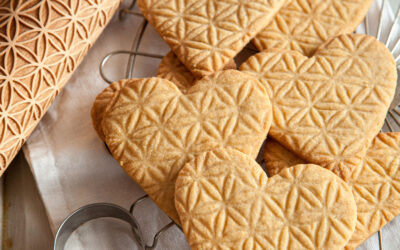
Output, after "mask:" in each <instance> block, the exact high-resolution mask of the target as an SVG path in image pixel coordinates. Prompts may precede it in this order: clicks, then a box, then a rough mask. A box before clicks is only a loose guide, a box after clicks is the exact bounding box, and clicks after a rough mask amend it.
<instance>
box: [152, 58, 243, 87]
mask: <svg viewBox="0 0 400 250" xmlns="http://www.w3.org/2000/svg"><path fill="white" fill-rule="evenodd" d="M224 69H236V63H235V61H233V60H230V61H229V62H228V64H226V65H225V67H224ZM157 77H161V78H164V79H168V80H170V81H171V82H173V83H175V85H176V86H177V87H178V88H179V90H180V91H182V93H186V91H187V90H188V89H189V88H190V87H192V86H193V85H194V83H195V81H196V77H195V76H194V75H193V74H192V72H190V70H188V69H187V68H186V66H185V65H184V64H183V63H181V61H179V59H178V57H176V55H175V54H174V52H172V51H170V52H168V54H167V55H166V56H164V58H163V59H162V60H161V62H160V65H159V66H158V71H157Z"/></svg>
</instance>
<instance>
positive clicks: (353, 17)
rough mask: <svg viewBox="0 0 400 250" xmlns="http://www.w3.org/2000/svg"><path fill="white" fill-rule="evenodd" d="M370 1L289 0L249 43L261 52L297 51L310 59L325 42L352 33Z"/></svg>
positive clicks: (365, 12)
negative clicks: (268, 50)
mask: <svg viewBox="0 0 400 250" xmlns="http://www.w3.org/2000/svg"><path fill="white" fill-rule="evenodd" d="M371 3H372V0H292V1H290V2H288V4H287V5H286V6H284V7H283V8H281V9H280V10H279V12H278V13H277V14H276V16H275V17H274V18H273V20H272V21H271V22H270V23H269V24H268V25H267V26H266V27H265V28H264V29H263V30H262V31H261V32H260V33H258V34H257V36H256V37H255V38H254V39H253V40H252V42H253V43H254V45H255V46H256V47H257V48H258V49H259V50H260V51H263V50H267V49H275V48H276V49H285V50H296V51H299V52H300V53H302V54H303V55H306V56H312V55H313V54H314V52H315V51H316V50H317V48H318V47H319V46H320V45H322V44H323V43H324V42H325V41H327V40H329V39H330V38H332V37H335V36H338V35H340V34H347V33H351V32H353V31H354V30H355V29H356V28H357V26H358V25H359V24H360V23H361V21H362V20H363V18H364V17H365V15H366V14H367V11H368V9H369V6H370V5H371Z"/></svg>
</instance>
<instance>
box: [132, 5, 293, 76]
mask: <svg viewBox="0 0 400 250" xmlns="http://www.w3.org/2000/svg"><path fill="white" fill-rule="evenodd" d="M285 2H286V0H268V1H266V0H252V1H242V0H229V1H225V0H224V1H220V0H139V1H138V5H139V8H140V10H141V11H142V13H143V15H144V16H145V18H146V19H147V20H148V21H149V23H150V24H151V25H153V27H154V28H155V30H156V31H157V32H158V33H159V34H160V35H161V37H162V38H163V39H164V40H165V41H166V42H167V43H168V45H169V46H170V47H171V49H172V50H173V51H174V53H175V54H176V55H177V56H178V58H179V60H180V61H181V62H182V63H183V64H185V65H186V67H187V68H188V69H189V70H190V71H191V72H192V73H193V74H194V75H195V76H196V77H201V76H205V75H209V74H212V73H214V72H217V71H220V70H221V69H223V68H224V66H225V65H226V64H227V63H228V62H229V60H231V59H233V58H234V57H235V56H236V55H237V54H238V53H239V52H240V51H241V50H242V49H243V47H244V46H245V45H246V44H247V43H248V42H249V41H250V40H251V39H252V38H253V37H254V36H255V35H256V34H257V33H258V32H259V31H261V30H262V29H263V28H264V27H265V26H266V25H267V24H268V23H269V22H270V21H271V20H272V18H273V16H274V15H275V14H276V13H277V11H278V10H279V8H281V7H282V6H283V4H284V3H285Z"/></svg>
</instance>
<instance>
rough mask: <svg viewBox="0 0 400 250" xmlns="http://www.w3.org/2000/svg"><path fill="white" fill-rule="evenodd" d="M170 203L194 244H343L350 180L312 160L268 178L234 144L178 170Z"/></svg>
mask: <svg viewBox="0 0 400 250" xmlns="http://www.w3.org/2000/svg"><path fill="white" fill-rule="evenodd" d="M175 206H176V209H177V211H178V214H179V217H180V219H181V222H182V229H183V231H184V233H185V235H186V238H187V240H188V242H189V244H190V246H191V248H192V249H193V250H194V249H294V250H297V249H342V248H343V247H344V246H345V244H346V243H347V242H348V240H349V239H350V237H351V235H352V234H353V232H354V227H355V224H356V205H355V202H354V197H353V195H352V192H351V189H350V187H349V186H348V185H347V184H346V183H345V182H344V181H343V180H342V179H340V178H339V177H338V176H336V175H335V174H333V173H332V172H330V171H329V170H326V169H324V168H322V167H320V166H317V165H296V166H294V167H292V168H288V169H286V170H283V171H281V172H280V173H279V174H278V175H276V176H274V177H272V178H269V179H268V178H267V176H266V175H265V173H264V171H263V170H262V168H261V167H260V166H259V165H258V164H257V162H255V161H254V160H253V159H251V158H250V157H248V156H246V155H244V154H242V153H240V152H238V151H236V150H233V149H217V150H214V151H209V152H205V153H202V154H200V155H198V156H197V157H196V158H194V160H192V161H190V162H189V163H187V164H186V165H185V166H184V167H183V169H182V170H181V172H180V173H179V175H178V179H177V181H176V188H175Z"/></svg>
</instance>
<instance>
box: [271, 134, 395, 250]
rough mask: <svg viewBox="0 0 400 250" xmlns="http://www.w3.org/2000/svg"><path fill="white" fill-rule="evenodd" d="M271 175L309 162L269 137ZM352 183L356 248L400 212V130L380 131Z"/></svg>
mask: <svg viewBox="0 0 400 250" xmlns="http://www.w3.org/2000/svg"><path fill="white" fill-rule="evenodd" d="M264 154H265V164H266V167H267V169H268V172H269V174H270V175H275V174H277V173H279V171H280V170H283V169H286V168H288V167H290V166H291V164H292V162H293V161H296V162H301V163H305V161H303V160H301V159H300V158H298V157H297V156H295V155H294V154H293V153H292V152H290V151H289V150H287V149H286V148H284V147H283V146H282V145H280V144H279V143H277V142H275V141H273V140H270V139H268V140H267V143H266V145H265V148H264ZM348 184H349V185H350V187H351V188H352V191H353V195H354V198H355V201H356V205H357V224H356V230H355V232H354V234H353V235H352V237H351V239H350V241H349V243H348V244H347V246H346V247H345V249H355V248H356V247H357V246H359V245H360V244H361V243H362V242H364V241H365V240H366V239H367V238H369V237H370V236H371V235H373V234H374V233H375V232H377V231H379V229H381V228H382V227H383V226H384V225H386V224H387V223H388V222H389V221H391V220H392V219H393V218H394V217H395V216H397V215H399V214H400V192H399V188H398V187H399V186H400V133H380V134H378V136H377V137H375V139H374V140H373V142H372V144H371V146H370V147H369V149H368V151H367V154H366V156H365V158H364V159H363V162H362V163H361V165H360V166H359V167H357V168H356V169H355V171H354V172H353V174H352V176H351V178H350V179H349V180H348Z"/></svg>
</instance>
